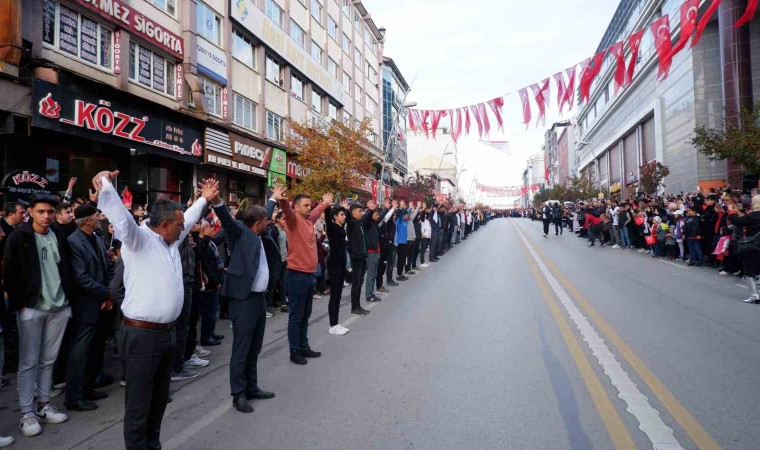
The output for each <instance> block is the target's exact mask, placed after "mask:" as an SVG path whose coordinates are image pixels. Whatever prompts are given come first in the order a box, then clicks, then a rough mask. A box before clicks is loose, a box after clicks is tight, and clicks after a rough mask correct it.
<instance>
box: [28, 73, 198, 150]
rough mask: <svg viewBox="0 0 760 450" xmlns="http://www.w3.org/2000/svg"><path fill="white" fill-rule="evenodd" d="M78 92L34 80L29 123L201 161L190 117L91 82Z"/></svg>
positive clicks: (195, 131) (195, 133) (196, 132)
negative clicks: (32, 114)
mask: <svg viewBox="0 0 760 450" xmlns="http://www.w3.org/2000/svg"><path fill="white" fill-rule="evenodd" d="M90 86H91V87H92V89H90V90H88V91H87V92H78V91H74V90H72V89H69V88H67V87H63V86H60V85H57V84H52V83H48V82H46V81H42V80H39V79H35V80H34V92H33V96H34V99H33V107H34V116H33V117H32V125H33V126H35V127H40V128H46V129H49V130H53V131H58V132H61V133H66V134H73V135H75V136H82V137H89V138H91V139H95V140H98V141H104V142H109V143H112V144H114V145H122V146H127V147H130V148H135V149H137V150H143V151H146V152H150V153H156V154H160V155H165V156H170V157H173V158H176V159H182V160H185V161H189V162H193V163H199V162H200V161H201V157H202V156H203V146H202V145H201V139H202V137H201V134H200V132H199V131H198V130H197V129H195V128H194V127H192V126H190V125H189V124H190V123H191V121H190V119H188V118H185V117H183V116H181V115H179V114H176V113H173V112H170V111H169V110H162V108H159V107H157V106H156V105H153V104H150V103H148V102H147V101H145V100H142V99H140V98H138V97H135V96H130V95H127V94H124V93H120V92H118V91H115V90H113V89H111V88H108V87H104V86H97V85H90Z"/></svg>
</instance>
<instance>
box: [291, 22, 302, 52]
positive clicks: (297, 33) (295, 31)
mask: <svg viewBox="0 0 760 450" xmlns="http://www.w3.org/2000/svg"><path fill="white" fill-rule="evenodd" d="M290 37H291V38H293V40H294V41H296V44H298V45H299V46H300V47H301V48H304V47H305V45H306V33H305V32H304V31H303V28H301V27H299V26H298V24H297V23H296V22H295V21H294V20H293V19H290Z"/></svg>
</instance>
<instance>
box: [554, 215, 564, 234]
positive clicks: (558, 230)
mask: <svg viewBox="0 0 760 450" xmlns="http://www.w3.org/2000/svg"><path fill="white" fill-rule="evenodd" d="M554 234H562V219H561V218H556V219H554Z"/></svg>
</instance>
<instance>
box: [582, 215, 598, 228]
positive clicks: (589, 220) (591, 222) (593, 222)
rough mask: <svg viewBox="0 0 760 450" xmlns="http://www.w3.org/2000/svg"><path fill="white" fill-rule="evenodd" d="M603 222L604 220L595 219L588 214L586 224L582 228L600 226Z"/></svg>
mask: <svg viewBox="0 0 760 450" xmlns="http://www.w3.org/2000/svg"><path fill="white" fill-rule="evenodd" d="M601 221H602V219H601V218H599V217H594V216H593V215H591V214H586V222H585V223H584V224H583V227H582V228H589V227H592V226H594V225H596V224H598V223H599V222H601Z"/></svg>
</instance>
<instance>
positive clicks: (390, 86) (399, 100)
mask: <svg viewBox="0 0 760 450" xmlns="http://www.w3.org/2000/svg"><path fill="white" fill-rule="evenodd" d="M381 71H382V80H383V146H384V148H385V151H386V152H387V153H386V164H388V166H389V167H393V170H392V171H390V173H388V174H387V175H386V179H385V180H383V181H384V182H385V183H392V182H393V178H394V177H393V175H394V174H395V175H397V176H398V178H400V179H401V180H403V179H405V178H406V175H407V173H408V172H409V168H408V162H407V160H408V158H407V153H406V151H407V136H406V115H405V113H406V110H405V109H404V107H403V106H404V100H405V99H406V96H407V94H408V93H409V84H408V83H407V82H406V79H405V78H404V76H403V75H402V74H401V71H400V70H399V69H398V67H397V66H396V63H395V62H394V61H393V59H391V58H388V57H383V63H382V65H381Z"/></svg>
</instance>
